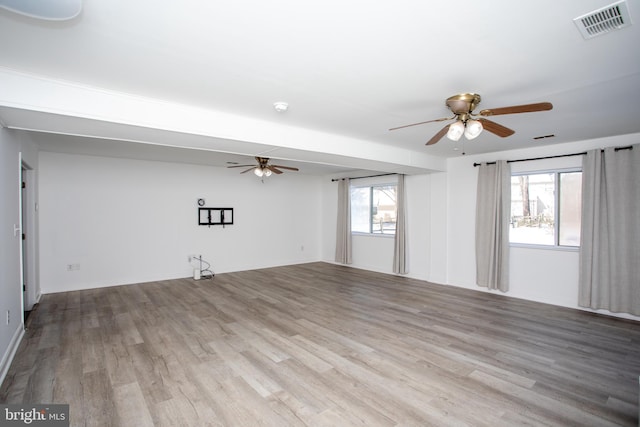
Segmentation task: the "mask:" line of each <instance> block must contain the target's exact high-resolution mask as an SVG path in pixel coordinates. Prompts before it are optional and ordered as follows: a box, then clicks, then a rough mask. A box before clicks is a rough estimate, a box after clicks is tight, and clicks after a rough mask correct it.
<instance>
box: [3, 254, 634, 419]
mask: <svg viewBox="0 0 640 427" xmlns="http://www.w3.org/2000/svg"><path fill="white" fill-rule="evenodd" d="M28 326H29V327H28V330H27V332H26V335H25V339H24V340H23V342H22V344H21V345H20V348H19V350H18V354H17V355H16V358H15V360H14V362H13V364H12V366H11V368H10V371H9V373H8V375H7V377H6V379H5V381H4V384H3V385H2V387H1V388H0V402H3V403H69V404H70V411H71V421H72V422H71V425H72V426H100V427H104V426H112V425H113V426H152V425H155V426H171V427H175V426H198V427H199V426H242V427H245V426H247V427H250V426H258V425H266V426H351V425H358V426H428V425H434V426H449V425H471V426H514V425H536V426H537V425H560V426H566V425H576V426H608V425H628V426H631V425H637V423H638V419H637V416H638V375H639V374H640V323H638V322H633V321H626V320H619V319H615V318H610V317H605V316H599V315H595V314H591V313H586V312H581V311H577V310H570V309H563V308H559V307H553V306H549V305H543V304H537V303H532V302H527V301H522V300H516V299H511V298H506V297H503V296H501V295H494V294H487V293H481V292H474V291H470V290H464V289H459V288H453V287H445V286H438V285H433V284H430V283H427V282H423V281H418V280H412V279H407V278H402V277H396V276H390V275H383V274H377V273H371V272H366V271H362V270H357V269H352V268H347V267H342V266H336V265H331V264H325V263H311V264H304V265H298V266H288V267H277V268H270V269H263V270H256V271H247V272H239V273H229V274H220V275H217V276H216V277H215V278H214V279H213V280H201V281H193V280H190V279H184V280H172V281H163V282H153V283H144V284H138V285H130V286H119V287H112V288H104V289H95V290H86V291H78V292H68V293H61V294H50V295H45V296H44V297H43V298H42V301H41V303H40V305H39V306H38V308H37V309H36V310H35V312H34V313H32V315H31V318H30V322H29V325H28Z"/></svg>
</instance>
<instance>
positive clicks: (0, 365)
mask: <svg viewBox="0 0 640 427" xmlns="http://www.w3.org/2000/svg"><path fill="white" fill-rule="evenodd" d="M22 337H24V324H23V323H20V325H18V329H16V332H15V333H14V334H13V337H12V338H11V342H9V347H7V351H5V352H4V354H3V355H2V361H1V362H0V384H2V383H3V382H4V378H5V377H6V376H7V372H9V367H10V366H11V362H13V358H14V357H15V355H16V352H17V351H18V347H19V346H20V343H21V342H22Z"/></svg>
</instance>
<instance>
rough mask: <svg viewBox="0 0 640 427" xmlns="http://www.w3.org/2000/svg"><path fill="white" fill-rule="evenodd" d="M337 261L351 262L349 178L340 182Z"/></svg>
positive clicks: (342, 262)
mask: <svg viewBox="0 0 640 427" xmlns="http://www.w3.org/2000/svg"><path fill="white" fill-rule="evenodd" d="M336 262H339V263H341V264H351V262H352V261H351V195H350V189H349V178H344V179H341V180H340V181H339V182H338V221H337V227H336Z"/></svg>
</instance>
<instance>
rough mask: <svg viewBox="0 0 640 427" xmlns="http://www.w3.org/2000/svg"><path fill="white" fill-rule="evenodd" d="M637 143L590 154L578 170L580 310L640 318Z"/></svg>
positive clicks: (639, 163)
mask: <svg viewBox="0 0 640 427" xmlns="http://www.w3.org/2000/svg"><path fill="white" fill-rule="evenodd" d="M639 213H640V144H635V145H633V146H632V147H631V149H630V150H629V149H621V150H619V149H616V148H613V147H611V148H606V149H604V150H600V149H598V150H590V151H588V152H587V154H586V156H585V157H584V158H583V166H582V230H581V238H580V241H581V243H580V275H579V299H578V304H579V305H580V306H582V307H588V308H593V309H606V310H609V311H612V312H622V313H629V314H634V315H637V316H640V216H639Z"/></svg>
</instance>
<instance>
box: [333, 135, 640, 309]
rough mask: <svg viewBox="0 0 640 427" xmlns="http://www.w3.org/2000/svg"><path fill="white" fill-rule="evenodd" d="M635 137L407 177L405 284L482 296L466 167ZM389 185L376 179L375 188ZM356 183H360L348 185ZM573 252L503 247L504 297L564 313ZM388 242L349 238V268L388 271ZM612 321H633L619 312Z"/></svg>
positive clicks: (519, 153)
mask: <svg viewBox="0 0 640 427" xmlns="http://www.w3.org/2000/svg"><path fill="white" fill-rule="evenodd" d="M639 137H640V135H628V136H622V137H614V138H605V139H598V140H590V141H582V142H577V143H569V144H561V145H555V146H547V147H536V148H531V149H526V150H514V151H503V152H499V153H491V154H484V155H477V156H461V157H456V158H452V159H449V160H448V161H447V162H448V167H447V172H446V173H433V174H429V175H416V176H407V181H406V182H407V186H406V188H407V204H408V227H409V248H410V249H409V274H408V276H409V277H413V278H416V279H421V280H426V281H429V282H434V283H441V284H448V285H452V286H459V287H464V288H469V289H474V290H478V291H482V292H486V291H487V290H486V289H485V288H481V287H479V286H477V285H476V283H475V274H476V264H475V210H476V186H477V168H475V167H474V166H473V163H474V162H485V161H495V160H516V159H524V158H532V157H545V156H553V155H560V154H572V153H579V152H583V151H585V150H589V149H593V148H602V147H607V146H625V145H629V144H631V143H635V142H637V140H638V139H639ZM581 161H582V157H581V156H575V157H565V158H556V159H548V160H538V161H530V162H519V163H512V170H514V171H518V170H519V171H536V170H547V169H550V168H565V167H574V166H580V165H581ZM385 179H386V180H387V181H388V180H389V178H379V179H378V180H379V181H380V182H384V180H385ZM354 182H357V183H358V184H360V183H361V182H360V181H354ZM336 204H337V184H336V183H333V182H331V180H330V179H325V180H324V181H323V183H322V206H323V212H324V214H323V215H324V217H323V222H322V224H323V225H322V227H323V230H325V231H324V238H323V241H322V259H323V260H324V261H327V262H334V251H335V229H336V218H335V217H336ZM578 261H579V253H578V251H577V250H575V249H574V250H571V249H569V250H562V249H560V250H558V249H540V248H523V247H512V248H511V274H510V290H509V292H507V293H506V295H508V296H511V297H515V298H522V299H527V300H531V301H538V302H543V303H548V304H553V305H559V306H564V307H571V308H580V309H583V308H581V307H578V305H577V300H578ZM392 262H393V239H389V238H381V237H377V236H353V264H352V265H351V266H352V267H356V268H362V269H367V270H372V271H379V272H383V273H391V272H392ZM598 312H602V313H606V314H612V315H614V316H618V317H624V318H629V319H635V320H640V317H636V316H632V315H627V314H623V313H609V312H607V311H605V310H599V311H598Z"/></svg>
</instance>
